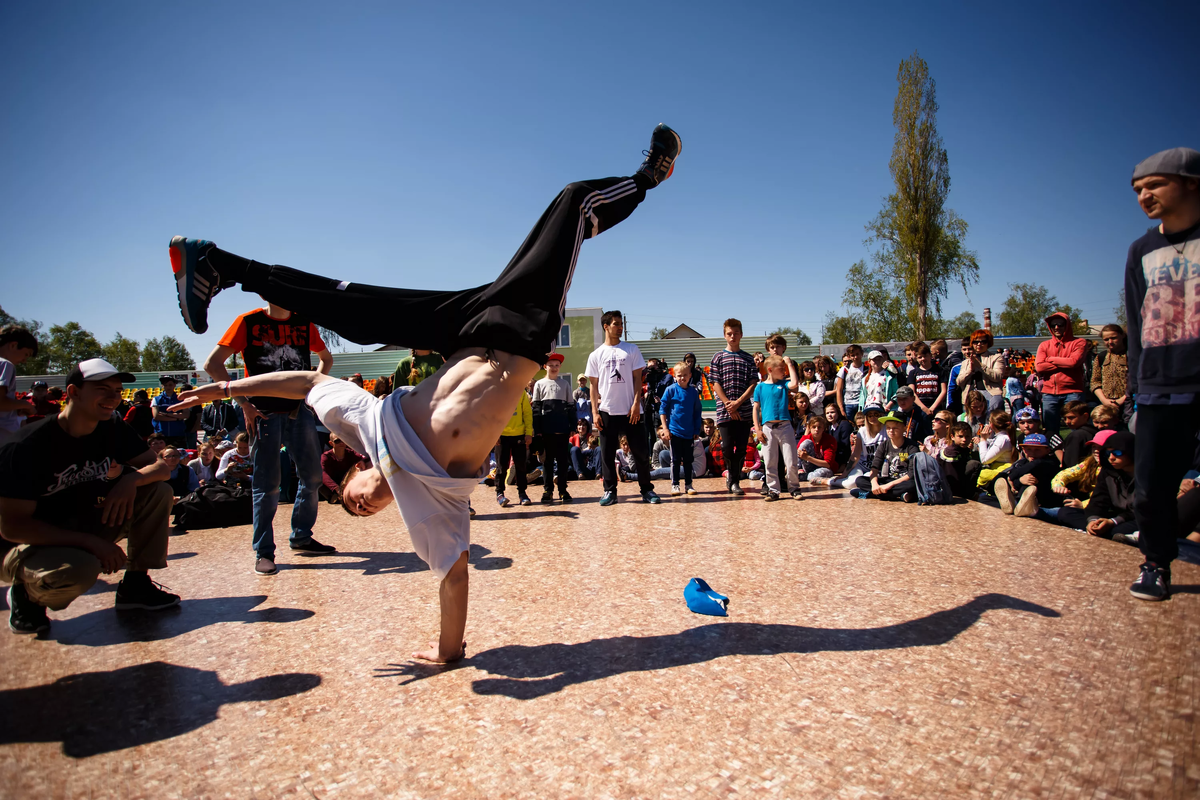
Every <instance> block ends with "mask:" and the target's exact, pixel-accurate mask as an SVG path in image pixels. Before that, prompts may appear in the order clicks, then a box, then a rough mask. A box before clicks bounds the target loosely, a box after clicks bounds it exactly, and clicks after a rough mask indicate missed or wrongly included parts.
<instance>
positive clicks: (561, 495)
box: [558, 489, 572, 503]
mask: <svg viewBox="0 0 1200 800" xmlns="http://www.w3.org/2000/svg"><path fill="white" fill-rule="evenodd" d="M558 499H559V500H562V501H563V502H564V503H569V502H571V499H572V498H571V493H570V492H568V491H567V490H566V489H559V490H558Z"/></svg>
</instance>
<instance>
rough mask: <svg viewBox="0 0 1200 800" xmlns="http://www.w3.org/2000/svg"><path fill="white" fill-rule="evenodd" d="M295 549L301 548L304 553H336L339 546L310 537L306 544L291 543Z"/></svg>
mask: <svg viewBox="0 0 1200 800" xmlns="http://www.w3.org/2000/svg"><path fill="white" fill-rule="evenodd" d="M289 547H291V548H292V549H293V550H299V551H300V552H302V553H336V552H337V548H336V547H334V546H333V545H331V544H321V543H320V542H318V541H317V540H316V539H309V540H308V541H307V542H305V543H304V544H293V545H289Z"/></svg>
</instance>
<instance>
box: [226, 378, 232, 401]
mask: <svg viewBox="0 0 1200 800" xmlns="http://www.w3.org/2000/svg"><path fill="white" fill-rule="evenodd" d="M230 383H232V381H225V397H226V398H229V397H231V396H232V395H231V394H230V392H229V384H230Z"/></svg>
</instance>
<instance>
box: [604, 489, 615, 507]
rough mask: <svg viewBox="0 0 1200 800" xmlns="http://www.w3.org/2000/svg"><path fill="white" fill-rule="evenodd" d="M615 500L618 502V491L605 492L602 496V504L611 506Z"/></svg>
mask: <svg viewBox="0 0 1200 800" xmlns="http://www.w3.org/2000/svg"><path fill="white" fill-rule="evenodd" d="M615 502H617V493H616V492H605V493H604V494H602V495H601V496H600V505H602V506H611V505H612V504H613V503H615Z"/></svg>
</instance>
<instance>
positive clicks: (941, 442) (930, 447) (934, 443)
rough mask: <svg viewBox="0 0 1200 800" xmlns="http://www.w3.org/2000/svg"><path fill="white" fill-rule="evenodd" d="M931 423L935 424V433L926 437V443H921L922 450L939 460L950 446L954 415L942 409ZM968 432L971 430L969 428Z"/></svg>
mask: <svg viewBox="0 0 1200 800" xmlns="http://www.w3.org/2000/svg"><path fill="white" fill-rule="evenodd" d="M931 423H932V424H933V433H931V434H929V435H928V436H926V437H925V441H924V442H922V443H921V449H922V450H924V451H925V452H926V453H927V454H929V455H930V456H932V457H933V458H937V457H938V456H940V455H941V454H942V451H943V450H945V449H946V446H947V445H948V444H950V426H951V425H953V424H954V423H955V419H954V413H953V412H951V411H946V410H945V409H942V410H941V411H939V412H937V413H936V414H934V415H933V419H932V420H931ZM968 430H970V428H969V427H968Z"/></svg>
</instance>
